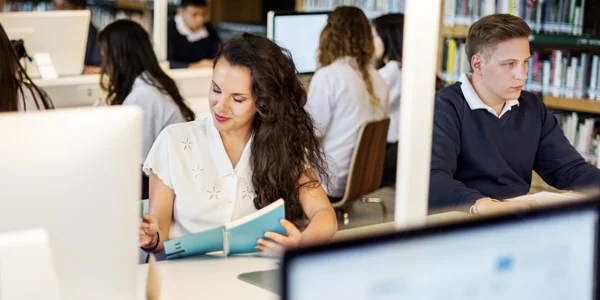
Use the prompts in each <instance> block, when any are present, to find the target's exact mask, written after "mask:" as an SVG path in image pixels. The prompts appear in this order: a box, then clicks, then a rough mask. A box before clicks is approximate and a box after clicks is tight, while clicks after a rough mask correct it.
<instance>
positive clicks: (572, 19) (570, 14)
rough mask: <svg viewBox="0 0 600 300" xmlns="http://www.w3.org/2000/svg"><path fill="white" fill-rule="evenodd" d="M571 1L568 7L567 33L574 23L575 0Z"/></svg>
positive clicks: (570, 30) (571, 29)
mask: <svg viewBox="0 0 600 300" xmlns="http://www.w3.org/2000/svg"><path fill="white" fill-rule="evenodd" d="M570 1H571V6H570V7H569V28H570V29H569V33H570V32H572V31H573V27H574V26H573V24H575V4H576V3H575V1H576V0H570Z"/></svg>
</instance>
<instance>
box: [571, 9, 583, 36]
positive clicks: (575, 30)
mask: <svg viewBox="0 0 600 300" xmlns="http://www.w3.org/2000/svg"><path fill="white" fill-rule="evenodd" d="M580 15H581V8H580V7H579V6H577V7H575V21H574V23H573V32H572V34H573V35H578V34H579V18H580Z"/></svg>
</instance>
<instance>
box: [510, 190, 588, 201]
mask: <svg viewBox="0 0 600 300" xmlns="http://www.w3.org/2000/svg"><path fill="white" fill-rule="evenodd" d="M584 197H585V195H583V194H579V193H575V192H568V193H563V194H559V193H552V192H539V193H535V194H530V195H524V196H520V197H515V198H511V199H506V200H505V201H536V202H538V203H540V204H543V203H555V202H566V201H574V200H580V199H583V198H584Z"/></svg>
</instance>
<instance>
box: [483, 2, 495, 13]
mask: <svg viewBox="0 0 600 300" xmlns="http://www.w3.org/2000/svg"><path fill="white" fill-rule="evenodd" d="M495 12H496V2H495V1H494V0H485V8H484V11H483V14H484V15H485V16H488V15H492V14H494V13H495Z"/></svg>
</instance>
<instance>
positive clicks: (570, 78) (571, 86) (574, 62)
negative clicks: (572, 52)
mask: <svg viewBox="0 0 600 300" xmlns="http://www.w3.org/2000/svg"><path fill="white" fill-rule="evenodd" d="M578 65H579V59H578V58H577V57H571V65H570V66H569V67H568V69H567V91H566V93H565V96H566V97H567V98H573V97H575V82H576V81H577V66H578Z"/></svg>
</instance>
